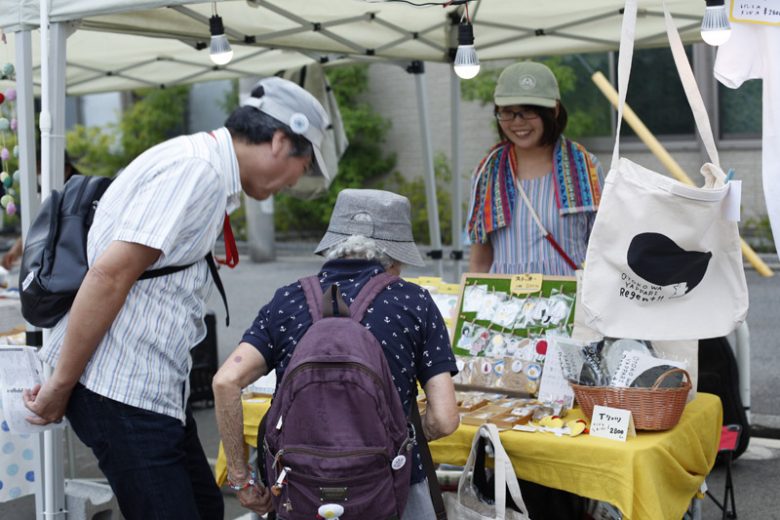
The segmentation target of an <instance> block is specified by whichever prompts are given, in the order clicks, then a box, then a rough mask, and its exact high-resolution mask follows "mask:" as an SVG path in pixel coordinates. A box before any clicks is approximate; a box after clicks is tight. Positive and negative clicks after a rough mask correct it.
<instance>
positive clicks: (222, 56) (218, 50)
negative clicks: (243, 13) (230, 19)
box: [209, 3, 233, 65]
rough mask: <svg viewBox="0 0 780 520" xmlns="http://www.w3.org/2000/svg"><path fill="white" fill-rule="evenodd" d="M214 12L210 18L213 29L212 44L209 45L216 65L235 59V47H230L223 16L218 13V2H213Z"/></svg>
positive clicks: (210, 25)
mask: <svg viewBox="0 0 780 520" xmlns="http://www.w3.org/2000/svg"><path fill="white" fill-rule="evenodd" d="M211 5H212V8H213V10H214V14H213V15H212V16H211V18H209V29H210V31H211V45H210V46H209V57H210V58H211V61H212V62H214V64H215V65H227V64H228V63H230V60H232V59H233V49H231V48H230V42H228V39H227V36H225V26H224V25H222V17H221V16H219V15H218V14H217V4H215V3H212V4H211Z"/></svg>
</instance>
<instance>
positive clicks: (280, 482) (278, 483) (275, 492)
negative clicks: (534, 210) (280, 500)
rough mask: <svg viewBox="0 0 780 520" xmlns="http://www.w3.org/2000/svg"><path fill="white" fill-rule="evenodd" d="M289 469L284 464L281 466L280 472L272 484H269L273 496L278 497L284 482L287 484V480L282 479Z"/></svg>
mask: <svg viewBox="0 0 780 520" xmlns="http://www.w3.org/2000/svg"><path fill="white" fill-rule="evenodd" d="M289 471H290V467H289V466H285V467H283V468H282V472H281V473H279V477H277V479H276V482H274V485H273V486H271V494H273V496H275V497H278V496H279V495H281V494H282V487H283V486H284V485H285V484H287V481H286V480H284V479H285V477H286V476H287V472H289Z"/></svg>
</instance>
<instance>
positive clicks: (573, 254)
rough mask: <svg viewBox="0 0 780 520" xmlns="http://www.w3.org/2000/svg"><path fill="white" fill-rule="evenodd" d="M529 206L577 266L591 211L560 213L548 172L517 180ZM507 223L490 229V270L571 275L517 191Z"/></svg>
mask: <svg viewBox="0 0 780 520" xmlns="http://www.w3.org/2000/svg"><path fill="white" fill-rule="evenodd" d="M591 159H592V160H593V161H594V163H595V164H596V166H597V168H598V172H599V182H600V184H603V178H604V174H603V172H602V169H601V165H600V164H599V162H598V159H596V157H595V156H593V155H591ZM520 185H521V186H522V188H523V190H525V193H526V195H528V199H529V200H530V201H531V203H532V204H533V209H534V211H536V214H537V215H538V216H539V219H540V220H541V221H542V224H543V225H544V227H545V228H546V229H547V231H548V232H549V233H550V234H551V235H552V236H553V237H554V238H555V240H556V241H557V242H558V244H559V245H560V246H561V247H562V248H563V250H564V251H565V252H566V254H567V255H569V257H570V258H571V259H572V260H573V261H574V263H576V264H577V265H578V266H581V265H582V263H583V262H584V261H585V252H586V251H587V247H588V239H589V238H590V231H591V229H592V228H593V222H594V220H595V218H596V214H595V213H591V212H584V213H573V214H569V215H565V216H561V215H560V212H559V210H558V204H557V202H556V201H555V184H554V178H553V175H552V174H548V175H545V176H544V177H540V178H538V179H531V180H520ZM515 204H516V206H515V208H514V210H513V211H512V220H511V221H510V223H509V225H508V226H506V227H504V228H501V229H498V230H496V231H494V232H492V233H490V235H489V238H490V243H491V245H492V246H493V265H492V266H491V267H490V272H491V273H501V274H520V273H542V274H546V275H562V276H573V275H574V270H573V269H572V268H571V267H570V266H569V265H568V264H567V263H566V261H565V260H564V259H563V258H562V257H561V255H560V254H558V252H557V251H556V250H555V249H554V248H553V247H552V245H551V244H550V243H549V242H548V241H547V240H546V239H545V238H544V236H543V235H542V232H541V230H540V229H539V227H538V226H537V225H536V223H535V222H534V220H533V218H532V217H531V213H530V212H529V210H528V208H527V207H526V205H525V203H524V202H523V199H522V197H520V196H519V195H518V197H517V201H516V203H515Z"/></svg>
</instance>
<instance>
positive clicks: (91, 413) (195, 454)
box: [24, 77, 330, 520]
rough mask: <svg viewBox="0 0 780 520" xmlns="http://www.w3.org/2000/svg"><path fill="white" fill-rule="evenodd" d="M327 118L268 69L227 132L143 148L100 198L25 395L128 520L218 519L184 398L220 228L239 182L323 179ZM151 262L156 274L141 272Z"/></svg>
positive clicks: (274, 187) (241, 186) (202, 329)
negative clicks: (93, 464) (66, 428)
mask: <svg viewBox="0 0 780 520" xmlns="http://www.w3.org/2000/svg"><path fill="white" fill-rule="evenodd" d="M329 125H330V122H329V120H328V117H327V114H326V112H325V109H324V108H323V107H322V105H320V103H319V102H318V101H317V100H316V99H315V98H314V96H312V95H311V94H309V93H308V92H307V91H305V90H304V89H303V88H301V87H299V86H298V85H296V84H295V83H292V82H290V81H287V80H284V79H281V78H275V77H274V78H266V79H263V80H261V81H259V82H258V83H257V84H256V85H255V87H254V89H253V91H252V93H251V96H250V97H249V98H248V99H247V100H246V101H244V102H243V103H242V106H241V107H239V108H237V109H236V110H234V111H233V112H232V113H231V115H230V116H229V117H228V119H227V121H226V122H225V126H224V127H222V128H219V129H216V130H214V131H212V132H201V133H197V134H193V135H187V136H180V137H176V138H173V139H170V140H168V141H166V142H164V143H161V144H158V145H156V146H154V147H152V148H150V149H149V150H147V151H146V152H144V153H143V154H141V155H140V156H138V157H137V158H136V159H135V160H134V161H133V162H131V163H130V164H129V165H128V166H127V168H125V169H124V170H123V171H122V172H121V173H120V174H119V175H118V176H117V177H116V179H115V180H114V181H113V182H112V184H111V186H110V187H109V188H108V190H107V191H106V192H105V194H104V195H103V196H102V198H101V199H100V203H99V205H98V207H97V210H96V212H95V217H94V222H93V224H92V227H91V228H90V231H89V238H88V245H87V257H88V260H89V271H88V273H87V275H86V277H85V278H84V281H83V282H82V284H81V286H80V289H79V291H78V294H77V295H76V298H75V301H74V303H73V306H72V307H71V309H70V311H69V313H68V314H67V315H65V316H64V317H63V318H62V319H61V320H60V321H59V322H58V323H57V324H56V325H55V326H54V327H53V328H52V329H51V334H50V335H49V340H48V342H47V343H46V345H44V347H43V348H42V349H41V351H40V357H41V359H42V360H43V362H44V363H46V364H48V365H50V366H52V367H54V371H53V374H52V375H51V377H49V379H48V380H47V381H46V382H45V384H44V385H43V386H42V387H40V386H36V387H35V388H33V389H28V390H26V391H25V395H24V399H25V404H26V405H27V407H28V408H29V409H30V410H31V411H32V412H34V413H35V414H36V415H35V416H34V417H32V416H31V418H28V420H29V421H30V422H34V423H36V424H46V423H49V422H56V421H59V420H61V419H62V417H63V415H66V416H67V418H68V421H69V422H70V425H71V427H72V429H73V431H74V432H75V433H76V435H78V437H79V438H80V439H81V440H82V442H84V444H86V445H87V446H89V447H90V448H92V450H93V452H94V453H95V456H96V457H97V459H98V463H99V466H100V469H101V471H103V473H104V474H105V475H106V477H107V479H108V482H109V484H110V485H111V488H112V489H113V491H114V494H115V495H116V497H117V499H118V501H119V507H120V509H121V511H122V515H123V516H124V517H125V518H127V519H128V520H139V519H143V520H146V519H152V518H164V519H166V520H176V519H182V520H192V519H194V518H200V519H201V520H221V519H222V518H223V517H224V506H223V500H222V493H221V492H220V490H219V488H218V487H217V486H216V483H215V481H214V476H213V473H212V470H211V467H210V465H209V463H208V461H207V459H206V456H205V454H204V452H203V448H202V446H201V444H200V441H199V439H198V433H197V427H196V424H195V421H194V419H193V417H192V413H191V411H190V407H189V405H188V394H189V377H188V376H189V372H190V368H191V365H192V359H191V357H190V350H191V349H192V348H193V347H195V346H196V345H197V344H198V343H199V342H200V341H201V340H202V339H203V338H204V336H205V335H206V326H205V324H204V320H203V316H204V313H205V304H206V302H205V299H206V296H207V294H208V290H209V288H210V284H211V280H210V275H209V271H210V266H209V265H207V264H209V263H211V267H212V268H213V271H212V272H215V271H216V267H215V266H214V265H213V260H211V261H210V262H209V259H211V256H210V254H209V253H210V252H211V251H212V250H213V248H214V245H215V242H216V240H217V237H218V235H219V233H220V232H222V231H223V230H224V231H225V233H224V235H225V243H226V245H228V244H230V239H231V238H232V233H229V232H228V230H229V229H230V221H229V218H228V216H227V215H228V214H229V213H231V212H232V211H233V210H235V209H237V208H238V207H239V204H240V201H241V192H242V191H243V192H244V193H246V194H247V195H248V196H250V197H252V198H254V199H265V198H268V197H269V196H271V195H273V194H275V193H278V192H279V191H280V190H282V189H285V188H288V187H291V186H293V185H294V184H295V183H296V182H297V181H298V180H299V179H301V177H303V176H305V175H315V176H325V177H327V171H326V169H325V166H324V164H323V163H322V161H321V154H320V152H319V149H320V146H321V144H322V139H323V136H324V135H325V133H326V132H327V131H328V128H329ZM232 245H233V246H234V247H232V248H230V250H229V251H228V253H229V254H228V259H227V263H228V265H230V266H231V267H232V266H233V265H235V263H237V261H238V257H237V251H236V250H235V242H233V244H232ZM207 254H209V255H208V257H207ZM147 270H159V271H158V273H160V274H161V275H160V276H157V277H155V278H150V279H142V280H139V277H140V276H141V275H142V274H143V273H144V272H145V271H147ZM161 271H162V272H161ZM163 273H164V275H163Z"/></svg>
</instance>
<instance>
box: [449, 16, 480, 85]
mask: <svg viewBox="0 0 780 520" xmlns="http://www.w3.org/2000/svg"><path fill="white" fill-rule="evenodd" d="M453 69H455V74H457V75H458V77H459V78H461V79H471V78H473V77H474V76H476V75H477V74H479V57H478V56H477V50H476V49H475V48H474V28H473V27H472V25H471V23H469V22H462V23H460V25H458V51H457V52H456V53H455V62H454V63H453Z"/></svg>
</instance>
